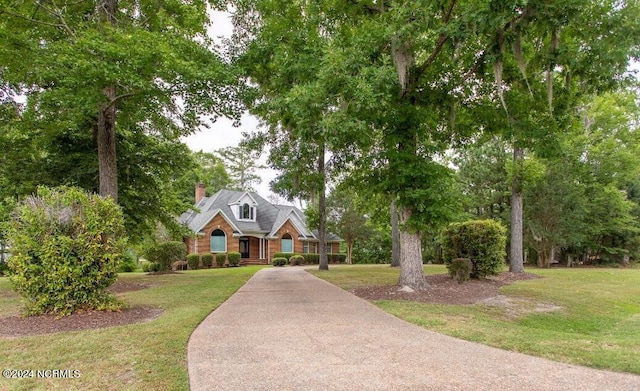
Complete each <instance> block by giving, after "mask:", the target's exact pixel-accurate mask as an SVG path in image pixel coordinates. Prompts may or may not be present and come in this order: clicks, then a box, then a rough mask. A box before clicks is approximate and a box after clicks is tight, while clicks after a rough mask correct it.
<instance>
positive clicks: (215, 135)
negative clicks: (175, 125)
mask: <svg viewBox="0 0 640 391" xmlns="http://www.w3.org/2000/svg"><path fill="white" fill-rule="evenodd" d="M211 19H212V25H211V26H210V28H209V35H210V36H212V37H215V38H219V37H229V36H231V33H232V31H233V24H232V23H231V19H230V15H229V14H228V13H226V12H217V11H214V12H211ZM257 126H258V119H257V118H255V117H253V116H251V115H249V114H248V113H246V114H245V115H243V116H242V119H241V125H240V127H239V128H234V127H233V125H232V121H231V120H229V119H226V118H220V119H218V120H217V121H216V122H215V123H213V124H212V125H211V126H210V127H209V129H201V130H200V131H199V132H196V133H195V134H193V135H191V136H189V137H184V138H183V141H184V142H185V143H186V144H187V146H188V147H189V149H191V150H192V151H204V152H213V151H215V150H216V149H220V148H225V147H229V146H237V145H238V143H240V140H241V139H242V133H243V132H248V133H251V132H254V131H255V130H256V128H257ZM261 163H262V164H266V156H263V157H262V159H261ZM258 175H260V176H261V177H262V183H260V184H259V185H257V186H256V190H257V191H258V194H260V195H261V196H262V197H265V198H266V197H267V196H268V195H269V194H271V191H270V190H269V181H271V180H272V179H273V178H274V177H275V171H273V170H271V169H268V170H260V171H259V172H258Z"/></svg>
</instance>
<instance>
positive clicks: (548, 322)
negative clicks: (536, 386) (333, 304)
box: [313, 265, 640, 374]
mask: <svg viewBox="0 0 640 391" xmlns="http://www.w3.org/2000/svg"><path fill="white" fill-rule="evenodd" d="M527 271H528V272H532V273H536V274H538V275H540V276H543V277H545V278H541V279H534V280H526V281H519V282H516V283H514V284H512V285H509V286H505V287H502V288H501V290H500V293H501V294H502V295H505V296H507V297H509V298H510V299H511V300H513V301H514V302H517V303H521V306H523V307H524V308H528V309H529V310H528V312H527V313H526V314H525V315H518V316H514V315H513V314H511V313H509V311H507V309H506V308H505V307H500V306H497V305H484V304H483V305H478V304H477V305H441V304H425V303H417V302H410V301H396V300H385V301H379V302H376V303H375V304H376V305H377V306H379V307H380V308H382V309H383V310H385V311H387V312H389V313H391V314H393V315H395V316H398V317H399V318H402V319H404V320H407V321H409V322H411V323H414V324H416V325H419V326H421V327H425V328H427V329H430V330H433V331H436V332H439V333H443V334H447V335H450V336H453V337H457V338H462V339H466V340H469V341H474V342H479V343H483V344H486V345H490V346H495V347H498V348H502V349H507V350H512V351H518V352H522V353H527V354H531V355H535V356H539V357H545V358H548V359H551V360H556V361H562V362H567V363H574V364H580V365H587V366H591V367H595V368H603V369H610V370H614V371H621V372H631V373H635V374H640V360H638V355H639V354H640V270H638V269H533V270H527ZM445 272H446V269H445V268H444V267H442V266H437V265H429V266H425V273H427V274H436V273H445ZM313 274H315V275H317V276H318V277H320V278H323V279H325V280H327V281H329V282H332V283H333V284H335V285H338V286H340V287H342V288H343V289H347V290H349V289H353V288H356V287H360V286H367V285H394V284H396V283H397V279H398V270H397V269H395V268H390V267H389V266H385V265H354V266H347V267H344V266H341V267H338V268H333V269H332V270H330V271H329V272H322V273H319V272H313ZM538 304H540V305H546V306H549V305H553V306H558V307H560V308H561V309H559V310H556V311H553V312H540V313H539V312H536V311H535V309H536V308H537V305H538Z"/></svg>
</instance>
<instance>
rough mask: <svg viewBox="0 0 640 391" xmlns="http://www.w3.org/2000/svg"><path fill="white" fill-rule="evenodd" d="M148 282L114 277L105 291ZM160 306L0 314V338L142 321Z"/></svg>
mask: <svg viewBox="0 0 640 391" xmlns="http://www.w3.org/2000/svg"><path fill="white" fill-rule="evenodd" d="M148 287H149V286H148V285H144V284H138V283H131V282H123V281H120V280H118V281H116V282H115V283H114V284H113V285H111V286H110V287H109V289H108V290H109V292H111V293H114V294H117V293H124V292H131V291H138V290H141V289H145V288H148ZM161 314H162V309H160V308H152V307H132V308H127V309H124V310H122V311H120V312H114V311H87V312H77V313H74V314H73V315H69V316H64V317H61V318H57V317H56V316H55V315H39V316H28V317H24V318H23V317H21V316H17V315H14V316H8V317H4V318H0V338H16V337H24V336H27V335H38V334H50V333H58V332H63V331H79V330H89V329H103V328H107V327H113V326H122V325H126V324H133V323H143V322H148V321H150V320H153V319H156V318H157V317H159V316H160V315H161Z"/></svg>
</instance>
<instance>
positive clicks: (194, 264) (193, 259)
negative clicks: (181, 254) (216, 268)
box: [187, 254, 200, 270]
mask: <svg viewBox="0 0 640 391" xmlns="http://www.w3.org/2000/svg"><path fill="white" fill-rule="evenodd" d="M187 264H188V265H189V268H190V269H191V270H196V269H197V268H198V266H200V255H198V254H189V255H187Z"/></svg>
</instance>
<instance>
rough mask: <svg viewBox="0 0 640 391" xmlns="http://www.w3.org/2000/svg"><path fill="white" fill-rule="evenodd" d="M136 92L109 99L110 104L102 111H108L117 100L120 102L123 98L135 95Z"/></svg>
mask: <svg viewBox="0 0 640 391" xmlns="http://www.w3.org/2000/svg"><path fill="white" fill-rule="evenodd" d="M137 94H138V93H137V92H128V93H126V94H122V95H118V96H116V97H115V98H113V99H111V102H109V104H108V105H106V106H105V107H104V108H103V109H108V108H110V107H111V106H113V105H115V104H116V103H117V102H118V101H119V100H122V99H124V98H129V97H131V96H134V95H137Z"/></svg>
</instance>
